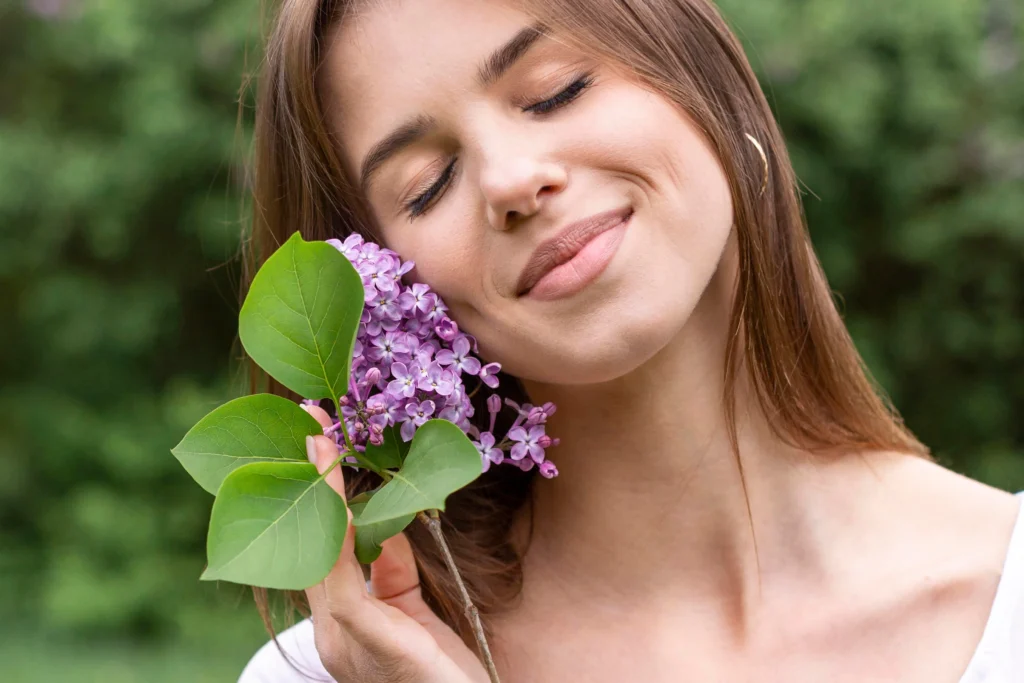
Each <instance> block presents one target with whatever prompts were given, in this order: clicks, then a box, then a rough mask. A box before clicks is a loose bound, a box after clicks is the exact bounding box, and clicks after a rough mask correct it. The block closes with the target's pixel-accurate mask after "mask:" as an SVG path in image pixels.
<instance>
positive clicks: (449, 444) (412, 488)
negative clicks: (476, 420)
mask: <svg viewBox="0 0 1024 683" xmlns="http://www.w3.org/2000/svg"><path fill="white" fill-rule="evenodd" d="M482 472H483V463H482V462H481V461H480V453H479V452H478V451H477V450H476V447H475V446H473V444H472V443H471V442H470V441H469V439H467V438H466V435H465V434H463V433H462V430H461V429H459V428H458V427H456V426H455V425H453V424H452V423H451V422H447V421H445V420H427V421H426V422H425V423H424V424H423V426H421V427H420V428H419V429H417V430H416V435H415V436H414V437H413V440H412V446H411V447H410V448H409V454H408V455H407V456H405V462H403V463H402V469H401V470H400V471H399V472H397V473H395V475H394V477H393V478H392V479H391V481H389V482H388V483H386V484H385V485H384V486H382V487H381V488H380V490H378V491H377V492H376V493H375V494H374V495H373V496H372V497H371V498H370V500H369V501H367V503H366V507H365V508H363V510H362V514H361V515H360V516H358V517H356V518H354V519H353V520H352V524H354V525H355V527H356V529H357V533H358V529H359V528H360V527H363V526H368V525H371V524H379V523H381V522H390V521H392V520H395V519H399V518H402V517H404V516H406V515H409V514H415V513H417V512H419V511H421V510H431V509H437V510H444V501H445V498H447V497H448V494H450V493H452V492H453V491H457V490H458V489H460V488H462V487H463V486H465V485H466V484H468V483H470V482H471V481H473V480H474V479H476V478H477V477H479V476H480V474H481V473H482Z"/></svg>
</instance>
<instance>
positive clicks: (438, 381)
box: [418, 361, 455, 396]
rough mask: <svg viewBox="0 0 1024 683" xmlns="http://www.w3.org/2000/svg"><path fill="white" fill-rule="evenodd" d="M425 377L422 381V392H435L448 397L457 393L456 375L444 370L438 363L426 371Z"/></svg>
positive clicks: (420, 383) (432, 364)
mask: <svg viewBox="0 0 1024 683" xmlns="http://www.w3.org/2000/svg"><path fill="white" fill-rule="evenodd" d="M424 372H425V376H424V377H422V378H421V379H420V382H419V385H418V387H419V389H420V391H433V392H434V393H436V394H440V395H441V396H448V395H449V394H451V393H452V392H453V391H455V382H454V379H455V377H454V375H452V373H451V372H450V371H449V370H442V369H441V365H440V363H438V362H437V361H435V362H433V363H431V364H430V365H429V366H428V367H427V368H426V369H425V371H424Z"/></svg>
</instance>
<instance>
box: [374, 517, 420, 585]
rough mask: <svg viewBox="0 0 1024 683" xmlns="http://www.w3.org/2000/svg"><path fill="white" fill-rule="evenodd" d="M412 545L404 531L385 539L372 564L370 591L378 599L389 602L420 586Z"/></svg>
mask: <svg viewBox="0 0 1024 683" xmlns="http://www.w3.org/2000/svg"><path fill="white" fill-rule="evenodd" d="M419 585H420V574H419V570H418V569H417V568H416V560H415V558H414V557H413V553H412V546H411V545H410V544H409V539H408V537H407V536H406V535H405V533H404V532H402V533H399V534H397V535H395V536H392V537H391V538H389V539H387V540H386V541H384V543H383V544H382V550H381V553H380V557H378V558H377V559H376V560H374V561H373V563H372V564H371V565H370V591H371V592H372V593H373V596H374V597H375V598H377V599H378V600H382V601H384V602H389V601H390V600H391V599H393V598H396V597H399V596H404V595H406V594H408V593H410V592H414V589H417V588H419Z"/></svg>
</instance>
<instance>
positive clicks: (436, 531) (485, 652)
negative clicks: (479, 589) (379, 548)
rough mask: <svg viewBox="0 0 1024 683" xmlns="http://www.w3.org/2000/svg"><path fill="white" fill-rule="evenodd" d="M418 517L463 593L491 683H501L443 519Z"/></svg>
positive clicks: (430, 515) (431, 514) (434, 512)
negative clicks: (443, 527)
mask: <svg viewBox="0 0 1024 683" xmlns="http://www.w3.org/2000/svg"><path fill="white" fill-rule="evenodd" d="M416 516H417V517H418V518H419V520H420V521H421V522H423V523H424V524H425V525H426V526H427V528H428V529H430V534H431V535H432V536H433V537H434V541H435V542H436V543H437V545H438V547H439V548H441V554H442V555H444V562H445V564H447V565H448V571H450V572H451V573H452V576H454V577H455V583H457V584H458V586H459V592H460V593H462V605H463V607H464V608H465V610H466V618H467V619H468V620H469V624H470V626H472V627H473V635H474V636H476V644H477V647H478V648H479V649H480V656H481V657H483V660H484V665H485V666H486V667H487V675H488V676H489V677H490V679H491V683H501V682H500V681H499V679H498V669H497V668H496V667H495V666H494V659H493V658H492V657H491V650H490V648H489V647H488V646H487V637H486V636H485V635H484V627H483V624H482V623H480V611H479V610H478V609H477V608H476V605H474V604H473V600H472V599H471V598H470V597H469V591H467V590H466V584H464V583H463V582H462V575H461V574H459V569H458V567H456V566H455V558H453V557H452V552H451V550H449V549H448V543H447V542H446V541H445V540H444V533H443V532H442V531H441V519H440V517H438V514H437V510H428V511H427V512H426V513H423V512H419V513H417V514H416Z"/></svg>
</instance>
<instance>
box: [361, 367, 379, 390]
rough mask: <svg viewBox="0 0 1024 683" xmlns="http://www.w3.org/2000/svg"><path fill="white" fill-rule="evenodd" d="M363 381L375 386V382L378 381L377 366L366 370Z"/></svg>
mask: <svg viewBox="0 0 1024 683" xmlns="http://www.w3.org/2000/svg"><path fill="white" fill-rule="evenodd" d="M364 381H365V382H366V383H367V384H368V385H370V386H375V385H376V384H377V382H379V381H380V370H379V369H378V368H370V369H369V370H367V371H366V377H365V378H364Z"/></svg>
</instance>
